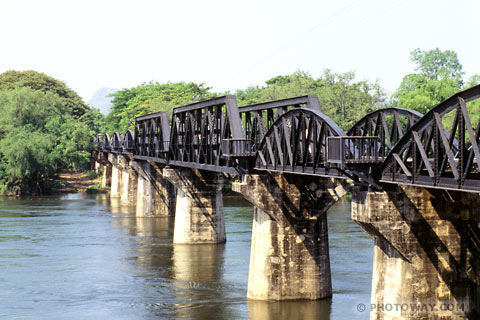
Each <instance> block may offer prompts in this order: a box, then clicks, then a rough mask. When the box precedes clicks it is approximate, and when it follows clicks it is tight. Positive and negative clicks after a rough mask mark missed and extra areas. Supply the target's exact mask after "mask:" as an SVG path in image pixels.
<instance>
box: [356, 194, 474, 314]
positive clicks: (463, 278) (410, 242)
mask: <svg viewBox="0 0 480 320" xmlns="http://www.w3.org/2000/svg"><path fill="white" fill-rule="evenodd" d="M479 208H480V196H479V195H478V194H473V193H466V192H452V191H450V192H448V191H442V190H427V189H424V188H417V187H408V186H402V187H398V188H396V189H394V190H392V191H387V192H367V191H361V190H360V189H355V190H354V192H353V202H352V219H353V220H355V221H356V222H357V223H359V224H360V226H362V227H363V229H364V230H365V231H366V232H367V233H369V234H370V235H371V236H372V237H373V238H374V241H375V246H374V264H373V276H372V296H371V297H372V298H371V299H372V300H371V313H370V319H479V318H480V232H479V222H480V219H479V218H480V210H479Z"/></svg>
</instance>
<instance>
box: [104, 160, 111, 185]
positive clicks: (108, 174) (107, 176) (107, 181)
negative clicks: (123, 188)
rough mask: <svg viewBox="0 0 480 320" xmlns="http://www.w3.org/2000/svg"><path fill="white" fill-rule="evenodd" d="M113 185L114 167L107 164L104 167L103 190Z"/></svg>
mask: <svg viewBox="0 0 480 320" xmlns="http://www.w3.org/2000/svg"><path fill="white" fill-rule="evenodd" d="M111 185H112V165H111V164H109V163H107V164H106V165H104V166H103V167H102V188H108V187H110V186H111Z"/></svg>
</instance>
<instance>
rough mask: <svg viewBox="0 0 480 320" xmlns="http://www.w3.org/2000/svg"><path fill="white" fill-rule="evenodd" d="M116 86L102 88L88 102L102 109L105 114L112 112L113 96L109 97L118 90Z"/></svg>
mask: <svg viewBox="0 0 480 320" xmlns="http://www.w3.org/2000/svg"><path fill="white" fill-rule="evenodd" d="M117 91H118V89H115V88H102V89H100V90H98V91H97V92H95V93H94V94H93V96H92V97H91V98H90V100H88V102H87V103H88V104H89V105H91V106H92V107H95V108H97V109H99V110H100V112H101V113H102V114H104V115H106V114H107V113H109V112H110V109H111V108H112V99H113V97H108V95H109V94H112V93H115V92H117Z"/></svg>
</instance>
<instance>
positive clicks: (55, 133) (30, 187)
mask: <svg viewBox="0 0 480 320" xmlns="http://www.w3.org/2000/svg"><path fill="white" fill-rule="evenodd" d="M0 107H1V108H2V117H1V118H0V185H1V189H2V190H0V191H2V192H3V193H16V194H20V193H42V192H45V191H46V190H48V188H49V184H50V182H51V179H52V178H53V176H54V175H55V173H56V172H57V171H59V170H61V169H67V168H85V167H86V166H87V165H88V164H89V159H90V155H89V153H88V152H87V149H88V147H89V142H90V139H91V137H92V135H93V134H94V131H93V130H92V129H91V128H89V127H88V125H87V124H86V123H84V122H80V121H78V120H77V119H75V118H74V116H72V115H70V114H69V113H68V112H67V110H69V109H68V108H69V106H68V105H66V103H65V100H64V99H62V98H61V97H59V96H58V95H56V94H54V93H50V92H47V93H44V92H42V91H39V90H33V89H31V88H28V87H18V88H16V89H14V90H8V91H0Z"/></svg>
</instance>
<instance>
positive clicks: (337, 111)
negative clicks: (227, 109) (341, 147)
mask: <svg viewBox="0 0 480 320" xmlns="http://www.w3.org/2000/svg"><path fill="white" fill-rule="evenodd" d="M265 83H266V86H265V87H249V88H247V89H246V90H244V91H242V90H237V92H236V95H237V99H238V100H239V104H240V105H246V104H250V103H259V102H265V101H271V100H278V99H285V98H291V97H295V96H302V95H307V94H316V95H318V98H319V101H320V106H321V108H322V112H323V113H325V114H326V115H327V116H329V117H330V118H332V119H333V120H334V121H335V122H336V123H337V124H338V125H339V126H340V127H341V128H343V129H344V130H348V129H349V128H350V127H351V126H352V125H353V124H354V123H355V122H356V121H358V120H359V119H360V118H361V117H363V116H364V115H365V114H366V113H368V112H370V111H372V110H374V109H376V108H379V107H382V106H383V105H384V103H385V94H384V92H383V89H382V88H381V86H380V84H379V83H378V82H375V83H370V82H368V81H365V80H363V81H358V82H355V73H354V72H345V73H341V74H339V73H334V72H332V71H331V70H329V69H326V70H324V73H323V75H322V76H321V77H320V78H317V79H315V78H313V77H312V76H311V75H310V74H309V73H307V72H304V71H300V70H298V71H296V72H294V73H292V74H290V75H280V76H276V77H274V78H272V79H269V80H267V81H266V82H265Z"/></svg>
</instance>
